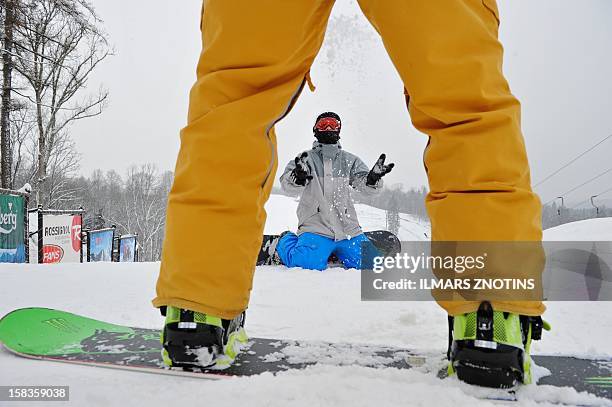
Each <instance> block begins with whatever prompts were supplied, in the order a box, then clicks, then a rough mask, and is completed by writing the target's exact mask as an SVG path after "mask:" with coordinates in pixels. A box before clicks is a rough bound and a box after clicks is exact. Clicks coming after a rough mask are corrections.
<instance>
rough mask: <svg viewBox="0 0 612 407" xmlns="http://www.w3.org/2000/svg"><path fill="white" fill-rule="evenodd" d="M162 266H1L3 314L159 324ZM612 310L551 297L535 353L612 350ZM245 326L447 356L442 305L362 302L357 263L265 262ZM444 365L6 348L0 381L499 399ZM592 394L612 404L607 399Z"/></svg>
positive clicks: (332, 402) (74, 390)
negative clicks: (264, 368) (69, 359)
mask: <svg viewBox="0 0 612 407" xmlns="http://www.w3.org/2000/svg"><path fill="white" fill-rule="evenodd" d="M296 204H297V203H296V202H295V201H293V200H292V199H291V198H287V197H281V196H273V197H272V199H271V200H270V202H269V204H268V210H269V213H270V217H269V224H268V226H267V229H266V231H267V232H270V233H276V232H279V231H281V230H285V229H288V228H291V229H294V228H295V223H296V219H295V205H296ZM358 213H359V216H360V218H361V220H362V222H363V224H364V226H366V229H380V228H384V224H385V217H384V211H380V210H378V209H375V208H369V207H365V206H359V207H358ZM402 217H403V218H405V219H409V218H408V217H406V216H405V215H402ZM401 233H402V238H404V239H406V238H411V237H410V236H411V235H413V236H417V235H420V234H423V233H427V234H428V235H429V233H428V225H427V224H422V223H419V222H417V221H414V222H412V221H410V222H406V223H402V232H401ZM561 235H563V234H562V233H561ZM572 236H573V235H572ZM566 237H568V238H569V237H570V234H569V232H568V234H567V235H566ZM412 238H414V237H412ZM158 271H159V263H136V264H129V263H112V264H111V263H90V264H64V265H49V266H44V265H6V264H4V265H0V315H4V314H5V313H7V312H9V311H11V310H13V309H15V308H22V307H29V306H42V307H50V308H59V309H63V310H66V311H71V312H76V313H80V314H83V315H86V316H90V317H93V318H98V319H103V320H106V321H109V322H113V323H119V324H126V325H133V326H141V327H145V328H159V327H161V324H162V318H161V317H160V315H159V313H158V312H157V310H155V309H153V307H152V306H151V304H150V301H151V299H152V298H153V297H154V293H155V282H156V278H157V273H158ZM611 313H612V303H594V302H592V303H577V302H572V303H570V302H555V303H549V304H548V311H547V313H546V315H545V318H546V319H547V320H548V321H550V322H551V323H552V325H553V331H552V332H550V333H547V334H545V336H544V340H543V341H541V342H536V343H535V344H534V348H535V350H534V353H536V354H571V355H578V356H592V355H599V356H607V357H612V351H611V348H610V345H609V336H610V332H612V320H611V319H610V317H609V316H610V314H611ZM246 328H247V331H248V332H249V334H250V335H252V336H260V337H275V338H293V339H308V340H318V341H332V342H356V343H368V344H383V345H395V346H401V347H407V348H415V349H419V350H423V351H426V352H431V353H435V354H437V355H439V356H440V357H441V355H442V353H443V352H444V351H445V350H446V348H445V347H446V341H447V334H448V332H447V322H446V314H445V313H444V312H443V311H442V309H441V308H440V307H438V305H437V304H435V303H431V302H362V301H361V300H360V273H359V272H356V271H346V270H342V269H333V270H328V271H326V272H314V271H306V270H301V269H291V270H290V269H287V268H285V267H259V268H258V269H257V271H256V273H255V281H254V287H253V293H252V297H251V303H250V307H249V310H248V318H247V326H246ZM440 363H442V362H440ZM427 367H429V370H427V369H426V368H427ZM439 367H442V365H439V366H438V365H436V366H425V368H423V369H414V370H410V371H399V370H396V369H392V368H387V369H382V370H374V369H369V368H357V367H346V366H345V367H337V366H328V365H319V366H315V367H312V368H309V369H307V370H305V371H299V372H298V371H296V372H287V373H282V374H279V375H278V376H273V375H271V374H264V375H261V376H257V377H251V378H242V379H232V380H227V381H221V382H213V381H206V380H201V379H191V378H177V377H165V376H159V375H148V374H139V373H133V372H124V371H116V370H110V369H101V368H91V367H83V366H71V365H64V364H57V363H51V362H39V361H35V360H26V359H21V358H17V357H14V356H12V355H10V354H8V353H7V352H5V351H0V385H8V384H11V385H35V384H38V385H69V386H70V398H71V402H72V403H70V404H66V405H75V406H124V405H134V406H140V405H144V406H147V407H151V406H167V405H177V406H179V405H180V406H183V405H184V406H196V405H202V403H203V402H204V401H207V403H206V405H214V406H215V407H225V406H228V407H230V406H231V407H235V406H237V405H244V406H249V407H251V406H283V407H284V406H304V407H306V406H307V407H312V406H345V405H347V406H348V405H351V406H372V405H384V406H406V405H424V406H429V405H439V406H457V405H493V404H492V403H489V402H484V401H481V400H479V399H477V398H475V397H474V392H475V389H474V388H473V387H471V386H468V385H466V384H463V383H460V382H458V381H457V380H456V379H455V378H450V379H444V380H440V379H438V378H437V377H436V375H435V372H436V370H437V368H439ZM518 397H519V400H520V401H519V402H518V403H516V404H515V405H535V404H536V401H535V400H538V399H540V400H549V401H550V400H554V401H555V402H557V403H563V404H565V405H575V404H587V403H592V402H593V398H592V397H591V396H588V395H586V394H578V393H576V392H575V391H574V390H572V389H569V388H564V389H558V388H554V387H550V386H525V387H524V388H521V389H520V390H519V392H518ZM208 401H210V402H208ZM596 402H597V403H599V405H610V402H609V400H602V399H599V400H598V401H596ZM57 405H58V406H60V405H63V404H62V403H57ZM538 405H540V404H538Z"/></svg>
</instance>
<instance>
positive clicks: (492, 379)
mask: <svg viewBox="0 0 612 407" xmlns="http://www.w3.org/2000/svg"><path fill="white" fill-rule="evenodd" d="M542 329H546V330H550V325H548V323H546V322H544V321H543V320H542V318H541V317H530V316H526V315H518V314H513V313H509V312H501V311H494V310H493V307H492V306H491V304H490V303H489V302H483V303H481V304H480V307H479V308H478V311H477V312H470V313H467V314H463V315H456V316H454V317H451V316H449V347H448V352H447V357H448V360H449V365H448V373H449V375H452V374H455V373H456V374H457V377H458V378H459V380H461V381H464V382H466V383H469V384H475V385H479V386H485V387H496V388H511V387H514V386H515V385H517V384H519V383H523V384H529V383H531V382H532V376H531V357H530V350H531V341H532V340H539V339H541V337H542Z"/></svg>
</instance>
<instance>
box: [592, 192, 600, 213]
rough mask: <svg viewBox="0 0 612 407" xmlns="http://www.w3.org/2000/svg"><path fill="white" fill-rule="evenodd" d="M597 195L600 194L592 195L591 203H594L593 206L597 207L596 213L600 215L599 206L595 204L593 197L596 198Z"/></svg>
mask: <svg viewBox="0 0 612 407" xmlns="http://www.w3.org/2000/svg"><path fill="white" fill-rule="evenodd" d="M597 196H598V195H593V196H592V197H591V205H593V207H594V208H595V214H596V215H597V216H599V208H598V207H597V205H595V202H593V199H594V198H597Z"/></svg>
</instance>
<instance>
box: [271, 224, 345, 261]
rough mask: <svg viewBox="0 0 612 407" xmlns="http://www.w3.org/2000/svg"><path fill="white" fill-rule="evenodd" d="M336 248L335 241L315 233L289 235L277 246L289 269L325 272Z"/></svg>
mask: <svg viewBox="0 0 612 407" xmlns="http://www.w3.org/2000/svg"><path fill="white" fill-rule="evenodd" d="M335 246H336V244H335V242H334V239H330V238H329V237H325V236H319V235H317V234H314V233H302V234H301V235H299V236H297V235H296V234H295V233H287V234H286V235H285V236H283V237H282V238H281V239H280V240H279V242H278V245H277V246H276V252H277V253H278V256H279V257H280V258H281V260H282V262H283V264H284V265H285V266H287V267H301V268H305V269H310V270H325V269H326V268H327V260H328V259H329V255H330V254H331V253H332V251H333V250H334V247H335Z"/></svg>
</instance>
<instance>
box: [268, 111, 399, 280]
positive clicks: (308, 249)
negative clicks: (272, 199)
mask: <svg viewBox="0 0 612 407" xmlns="http://www.w3.org/2000/svg"><path fill="white" fill-rule="evenodd" d="M340 128H341V121H340V117H339V116H338V115H337V114H336V113H333V112H326V113H322V114H321V115H319V117H317V120H316V122H315V125H314V128H313V131H314V136H315V137H316V139H317V141H315V142H314V144H313V148H312V149H311V150H309V151H305V152H303V153H301V154H299V155H298V156H297V157H296V158H295V160H292V161H290V162H289V164H287V167H286V168H285V171H284V173H283V175H282V176H281V177H280V181H281V186H282V188H283V190H284V191H286V192H290V193H293V194H299V195H300V203H299V205H298V208H297V216H298V233H297V235H296V234H295V233H292V232H284V233H283V234H282V235H281V237H280V239H279V241H278V242H277V244H276V253H277V255H278V256H279V257H280V260H281V261H282V263H283V264H284V265H286V266H288V267H302V268H306V269H314V270H324V269H325V268H326V267H327V263H328V258H329V257H330V255H332V254H334V255H335V256H336V257H337V258H338V260H339V261H341V262H342V264H343V265H344V266H345V267H346V268H360V267H361V247H362V242H366V243H365V244H366V245H371V243H370V242H369V240H368V238H367V237H366V236H365V235H364V234H363V232H362V230H361V226H360V225H359V220H358V219H357V213H356V212H355V207H354V206H353V202H352V198H351V188H353V189H355V190H357V191H359V192H361V193H364V194H376V193H378V192H379V191H380V189H381V188H382V185H383V181H382V177H383V176H384V175H386V174H388V173H389V172H391V170H392V169H393V165H394V164H385V154H381V156H380V158H379V159H378V160H377V162H376V164H375V165H374V167H373V168H372V169H371V170H370V169H369V168H368V167H367V166H366V165H365V164H364V163H363V161H361V159H359V157H357V156H355V155H353V154H351V153H349V152H347V151H345V150H342V148H341V147H340V144H339V143H338V141H339V139H340Z"/></svg>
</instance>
